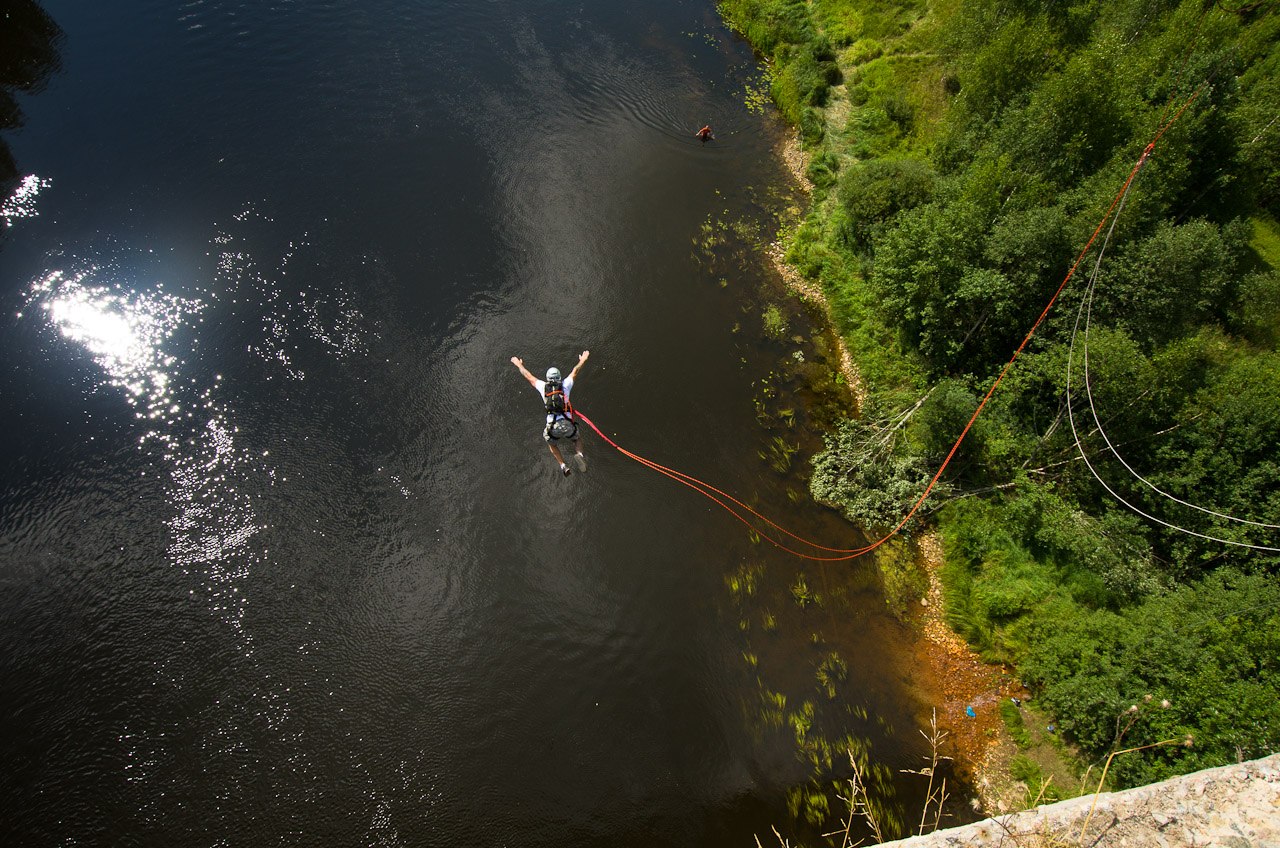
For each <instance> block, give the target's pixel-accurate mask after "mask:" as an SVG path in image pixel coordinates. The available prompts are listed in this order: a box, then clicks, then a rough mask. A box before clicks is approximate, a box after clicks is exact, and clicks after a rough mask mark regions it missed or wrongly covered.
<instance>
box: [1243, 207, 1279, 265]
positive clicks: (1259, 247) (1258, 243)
mask: <svg viewBox="0 0 1280 848" xmlns="http://www.w3.org/2000/svg"><path fill="white" fill-rule="evenodd" d="M1249 222H1250V223H1251V224H1252V225H1253V237H1252V238H1250V239H1249V246H1250V247H1252V248H1253V249H1254V251H1255V252H1256V253H1257V254H1258V258H1260V259H1261V260H1262V261H1263V262H1265V263H1266V264H1267V265H1269V266H1270V267H1271V270H1272V271H1280V222H1277V221H1276V219H1275V218H1272V217H1271V216H1270V215H1255V216H1254V217H1253V218H1251V219H1250V221H1249Z"/></svg>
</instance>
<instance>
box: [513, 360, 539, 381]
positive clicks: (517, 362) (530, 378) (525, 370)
mask: <svg viewBox="0 0 1280 848" xmlns="http://www.w3.org/2000/svg"><path fill="white" fill-rule="evenodd" d="M511 364H512V365H514V366H515V367H516V368H519V369H520V373H521V374H522V375H523V376H524V378H525V379H526V380H528V381H529V385H531V386H533V387H534V388H535V389H536V388H538V378H537V377H535V376H533V375H532V374H530V373H529V369H528V368H525V367H524V360H523V359H521V358H520V357H518V356H513V357H511Z"/></svg>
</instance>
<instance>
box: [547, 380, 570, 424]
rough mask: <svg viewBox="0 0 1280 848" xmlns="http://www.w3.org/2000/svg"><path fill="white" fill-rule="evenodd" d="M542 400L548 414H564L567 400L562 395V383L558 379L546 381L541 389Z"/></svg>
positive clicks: (567, 407)
mask: <svg viewBox="0 0 1280 848" xmlns="http://www.w3.org/2000/svg"><path fill="white" fill-rule="evenodd" d="M569 376H570V377H572V376H573V375H572V374H570V375H569ZM542 402H543V405H544V406H546V408H547V413H548V414H550V415H564V414H565V411H566V409H569V406H568V401H567V399H566V398H565V396H564V383H562V382H560V381H559V380H548V381H546V383H545V385H544V386H543V389H542Z"/></svg>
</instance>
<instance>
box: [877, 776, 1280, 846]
mask: <svg viewBox="0 0 1280 848" xmlns="http://www.w3.org/2000/svg"><path fill="white" fill-rule="evenodd" d="M1095 800H1096V804H1095ZM1091 807H1092V808H1093V815H1092V817H1090V816H1089V810H1090V808H1091ZM1086 818H1088V821H1089V824H1088V830H1087V832H1085V833H1084V834H1083V835H1082V834H1081V830H1080V829H1081V827H1082V826H1083V825H1084V823H1085V819H1086ZM884 844H885V846H886V847H887V846H896V847H897V848H960V846H966V848H969V846H975V847H976V848H981V846H993V847H994V846H1006V848H1049V846H1053V848H1067V846H1080V848H1084V846H1089V848H1095V847H1099V848H1100V846H1116V848H1120V846H1124V848H1130V847H1131V848H1192V846H1196V848H1204V846H1214V848H1280V754H1273V755H1272V756H1270V757H1265V758H1263V759H1261V760H1253V761H1252V762H1247V763H1240V764H1238V765H1232V766H1222V767H1221V768H1215V769H1207V770H1205V771H1199V772H1196V773H1194V774H1188V775H1183V776H1182V777H1175V778H1172V779H1170V780H1166V781H1163V782H1162V783H1153V784H1151V785H1150V786H1139V787H1137V788H1136V789H1127V790H1125V791H1123V792H1103V793H1100V794H1098V795H1086V796H1084V797H1081V798H1072V799H1070V800H1068V801H1062V802H1060V803H1057V804H1046V805H1045V806H1042V807H1037V808H1035V809H1034V810H1027V811H1026V812H1022V813H1012V814H1010V815H1007V816H997V817H996V818H993V819H984V820H983V821H980V822H975V823H974V824H970V825H965V826H964V827H956V828H951V829H949V830H939V831H936V832H934V833H929V834H925V835H924V836H913V837H910V838H908V839H900V840H897V841H896V842H886V843H884Z"/></svg>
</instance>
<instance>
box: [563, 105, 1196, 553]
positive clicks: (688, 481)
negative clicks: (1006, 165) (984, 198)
mask: <svg viewBox="0 0 1280 848" xmlns="http://www.w3.org/2000/svg"><path fill="white" fill-rule="evenodd" d="M1205 85H1207V83H1202V84H1201V85H1200V87H1199V88H1197V89H1196V90H1195V92H1194V93H1193V94H1192V95H1191V97H1189V98H1188V99H1187V101H1186V102H1185V103H1183V104H1182V107H1181V108H1179V109H1178V111H1177V113H1176V114H1175V115H1174V116H1173V117H1172V118H1171V119H1170V120H1169V121H1168V122H1167V123H1163V124H1161V125H1160V127H1159V129H1158V131H1157V132H1156V134H1155V137H1154V138H1152V139H1151V143H1150V144H1148V145H1147V146H1146V147H1145V148H1144V149H1143V151H1142V155H1141V156H1139V157H1138V161H1137V162H1136V163H1135V164H1134V166H1133V168H1132V169H1131V170H1130V171H1129V176H1128V177H1127V178H1126V179H1125V181H1124V185H1123V186H1122V187H1121V188H1120V191H1118V192H1117V193H1116V196H1115V197H1114V198H1112V200H1111V205H1110V206H1109V207H1107V212H1106V214H1105V215H1103V216H1102V220H1101V221H1099V222H1098V226H1097V227H1095V228H1094V231H1093V234H1092V235H1091V236H1089V240H1088V241H1087V242H1086V243H1085V246H1084V247H1083V248H1082V249H1081V250H1080V253H1079V255H1077V256H1076V260H1075V262H1073V263H1072V264H1071V268H1070V270H1068V271H1067V275H1066V276H1065V277H1063V278H1062V282H1061V283H1059V284H1058V288H1057V289H1056V290H1055V291H1054V293H1053V296H1052V297H1050V298H1049V302H1048V303H1046V304H1045V307H1044V309H1043V310H1041V311H1040V317H1038V318H1036V321H1035V323H1034V324H1032V325H1031V329H1030V330H1028V331H1027V334H1026V335H1025V336H1024V337H1023V339H1022V343H1021V344H1019V345H1018V347H1017V349H1016V350H1015V351H1014V352H1013V356H1011V357H1010V358H1009V361H1008V362H1006V363H1005V365H1004V368H1002V369H1001V370H1000V373H999V374H998V375H997V376H996V379H995V381H994V382H993V383H992V384H991V388H989V389H987V393H986V394H985V395H984V396H983V398H982V400H981V401H980V402H979V403H978V408H977V409H975V410H974V411H973V415H972V416H970V418H969V423H967V424H965V425H964V430H962V431H961V432H960V436H959V437H958V438H957V439H956V441H955V444H953V445H952V446H951V450H950V451H949V452H948V453H947V457H946V459H944V460H943V461H942V465H940V466H939V467H938V471H937V473H935V474H934V475H933V478H932V479H931V480H930V481H929V485H927V486H925V489H924V492H922V493H921V494H920V497H919V498H917V499H916V502H915V503H914V504H912V506H911V509H910V510H908V511H907V514H906V515H905V516H903V518H902V520H901V521H899V522H898V523H897V525H895V526H894V528H893V529H892V530H890V531H889V532H888V533H886V534H884V535H883V536H881V537H880V538H879V539H876V540H875V541H874V542H871V543H869V544H867V545H864V546H862V547H860V548H829V547H826V546H825V545H819V544H818V543H817V542H811V541H809V540H808V539H805V538H803V537H802V536H798V535H796V534H795V533H792V532H791V531H790V530H787V529H785V528H783V527H781V526H779V525H778V524H775V523H774V522H773V521H771V520H770V519H769V518H767V517H765V516H764V515H761V514H760V513H759V512H757V511H756V510H754V509H752V508H751V507H749V506H747V505H746V504H745V503H743V502H742V501H740V500H738V499H737V498H735V497H733V496H732V495H730V494H728V493H727V492H723V491H721V490H720V489H717V488H716V487H715V486H712V485H711V484H710V483H707V482H704V481H702V480H699V479H698V478H697V477H694V476H692V475H689V474H685V473H684V472H682V471H676V470H675V469H672V468H667V467H666V466H665V465H660V464H658V463H656V462H654V461H653V460H651V459H646V458H645V457H643V456H640V455H639V454H637V453H633V452H632V451H629V450H627V449H626V448H624V447H622V446H621V445H619V444H618V443H617V442H615V441H614V440H613V439H611V438H609V437H608V436H606V435H605V434H604V433H603V432H602V431H601V430H600V428H599V427H597V426H596V425H595V423H594V422H593V421H592V420H591V419H590V418H588V417H587V416H586V415H583V414H582V412H580V411H578V410H574V414H575V415H576V416H577V417H578V418H581V419H582V420H583V421H584V422H586V424H587V426H589V427H590V428H591V429H592V430H595V432H596V435H598V436H599V437H600V438H602V439H604V440H605V441H606V442H608V443H609V444H610V445H612V446H613V447H614V448H616V449H617V450H618V452H619V453H621V454H622V455H624V456H627V457H629V458H631V459H634V460H635V461H636V462H639V463H640V464H641V465H644V466H646V467H648V468H651V469H653V470H654V471H657V472H658V473H659V474H664V475H666V476H667V477H670V478H671V479H672V480H675V481H676V482H677V483H681V484H683V485H685V486H688V487H689V488H691V489H693V490H694V491H696V492H698V493H699V494H701V495H702V496H703V497H706V498H708V499H709V500H711V501H714V502H715V503H716V504H718V505H719V506H720V507H721V508H722V509H724V510H725V511H726V512H728V513H729V514H730V515H732V516H733V517H734V518H736V519H738V520H739V521H741V522H742V523H743V524H745V525H747V527H749V528H750V529H751V531H752V532H754V533H756V534H758V535H759V536H760V537H761V538H763V539H765V540H766V541H768V542H770V543H771V544H772V545H774V547H777V548H779V549H781V550H783V551H786V552H787V553H789V554H792V555H794V556H798V557H801V558H803V559H808V560H816V561H819V562H839V561H842V560H849V559H854V558H856V557H859V556H862V555H863V554H867V553H870V552H871V551H874V550H875V549H876V548H878V547H880V546H881V545H883V544H884V543H885V542H887V541H889V540H890V539H892V538H893V537H894V536H896V535H897V534H898V533H900V532H901V531H902V528H904V527H906V525H907V522H909V521H910V520H911V519H912V517H914V516H915V514H916V513H917V512H918V511H919V510H920V506H921V505H922V504H923V503H924V502H925V499H926V498H928V497H929V494H930V493H931V492H932V491H933V489H934V487H935V486H936V485H937V483H938V480H940V479H941V478H942V474H943V472H945V471H946V470H947V466H948V465H950V463H951V460H952V458H953V457H955V455H956V451H958V450H959V449H960V445H961V443H962V442H964V439H965V437H966V436H967V435H969V430H970V429H971V428H972V427H973V424H974V422H975V421H977V420H978V416H979V415H981V414H982V410H983V409H985V408H986V406H987V402H988V401H990V400H991V396H992V395H994V394H995V391H996V387H997V386H999V385H1000V383H1001V381H1002V380H1004V377H1005V375H1006V374H1008V373H1009V369H1010V368H1012V367H1013V363H1015V362H1017V361H1018V357H1019V356H1021V355H1022V352H1023V350H1025V349H1026V347H1027V344H1028V343H1030V341H1031V338H1032V336H1034V335H1035V333H1036V330H1038V329H1040V325H1041V324H1043V323H1044V319H1045V318H1047V317H1048V315H1049V310H1051V309H1052V308H1053V306H1054V304H1055V303H1057V302H1058V297H1059V296H1060V295H1061V294H1062V290H1063V289H1065V288H1066V287H1067V283H1069V282H1070V281H1071V278H1072V277H1074V276H1075V273H1076V269H1077V268H1079V267H1080V263H1081V262H1083V261H1084V258H1085V256H1086V255H1087V254H1088V252H1089V249H1090V248H1092V247H1093V243H1094V241H1096V240H1097V238H1098V235H1099V234H1100V233H1101V232H1102V229H1103V227H1105V226H1106V224H1107V221H1109V220H1110V219H1111V215H1112V213H1113V212H1115V209H1116V206H1117V205H1118V204H1119V203H1120V201H1121V199H1122V198H1123V197H1124V196H1125V194H1126V193H1127V192H1128V191H1129V186H1130V185H1131V184H1132V183H1133V180H1134V178H1135V177H1137V176H1138V171H1139V170H1141V169H1142V166H1143V165H1144V164H1146V161H1147V158H1148V157H1149V156H1150V155H1151V153H1152V152H1153V151H1154V150H1155V147H1156V143H1157V142H1159V141H1160V139H1161V138H1162V137H1163V136H1164V134H1165V133H1166V132H1168V130H1169V128H1170V127H1172V126H1173V125H1174V124H1175V123H1176V122H1177V121H1178V119H1179V118H1181V117H1182V114H1183V113H1184V112H1186V110H1187V108H1188V107H1190V106H1191V104H1192V103H1194V102H1195V100H1196V98H1198V97H1199V96H1200V94H1201V92H1203V91H1204V88H1205ZM1166 113H1167V110H1166ZM1163 118H1164V115H1161V120H1163ZM713 493H714V494H713ZM717 495H719V496H720V497H717ZM721 497H723V498H724V499H726V500H728V501H731V502H733V503H734V504H736V505H737V506H739V507H741V508H742V509H744V510H746V511H747V512H749V513H750V514H751V515H753V516H755V517H756V518H758V519H760V520H761V521H763V522H765V523H766V524H768V525H769V526H770V527H772V528H774V529H775V530H778V531H779V532H781V533H784V534H786V535H787V536H789V537H791V538H792V539H795V540H797V541H799V542H801V543H803V544H805V545H808V546H809V547H811V548H815V549H817V550H820V551H827V552H828V553H834V554H840V556H818V555H815V554H808V553H803V552H801V551H797V550H794V549H792V548H789V547H787V546H786V545H785V544H783V543H782V542H779V541H778V540H777V539H774V538H773V537H772V536H770V535H769V534H768V533H764V532H761V531H760V529H759V528H757V527H756V526H755V525H753V524H752V523H751V521H750V520H749V519H747V518H746V517H745V516H743V515H742V514H741V513H739V512H738V511H737V510H735V509H734V508H733V507H731V506H729V504H727V503H725V501H724V500H721V499H720V498H721Z"/></svg>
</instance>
